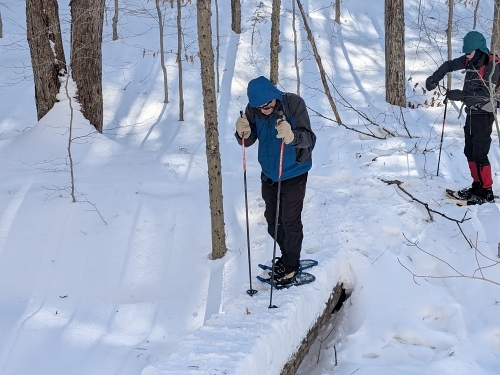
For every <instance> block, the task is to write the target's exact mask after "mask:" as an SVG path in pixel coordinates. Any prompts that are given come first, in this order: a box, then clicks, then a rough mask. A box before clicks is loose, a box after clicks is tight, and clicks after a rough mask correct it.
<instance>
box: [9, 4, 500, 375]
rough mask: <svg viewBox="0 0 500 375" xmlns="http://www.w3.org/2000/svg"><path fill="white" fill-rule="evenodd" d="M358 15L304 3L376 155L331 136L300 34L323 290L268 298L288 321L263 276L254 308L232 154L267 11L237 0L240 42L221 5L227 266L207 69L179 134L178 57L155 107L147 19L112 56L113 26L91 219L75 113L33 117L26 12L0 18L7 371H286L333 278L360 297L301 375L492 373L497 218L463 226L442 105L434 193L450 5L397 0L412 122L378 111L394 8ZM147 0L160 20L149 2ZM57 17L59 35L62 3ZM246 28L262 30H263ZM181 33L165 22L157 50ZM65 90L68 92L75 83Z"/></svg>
mask: <svg viewBox="0 0 500 375" xmlns="http://www.w3.org/2000/svg"><path fill="white" fill-rule="evenodd" d="M367 3H368V2H365V1H354V0H347V1H344V2H342V5H343V11H342V22H343V23H342V26H341V27H339V26H338V25H335V24H334V23H333V22H332V19H333V11H334V9H333V8H332V7H331V4H330V3H325V2H324V1H319V0H317V1H310V2H308V3H307V4H304V6H305V7H306V9H307V11H308V15H309V22H310V25H311V27H312V28H313V31H314V35H315V38H316V42H317V44H318V48H319V49H320V53H321V56H322V58H323V63H324V65H325V67H326V69H327V73H328V74H329V76H330V77H331V79H332V80H333V82H334V84H335V87H336V88H337V89H338V90H339V92H340V93H341V94H342V95H343V96H344V97H345V98H346V100H347V102H348V103H350V104H351V105H352V107H353V108H355V109H357V110H358V111H361V112H362V113H364V114H366V115H367V116H368V117H369V118H370V120H372V121H373V122H375V123H377V124H378V125H379V126H374V125H372V124H368V122H367V121H366V120H365V119H363V118H362V117H361V116H360V115H359V114H358V113H357V112H355V111H353V110H352V109H350V108H349V106H347V105H344V104H347V103H345V102H342V101H341V100H340V98H339V97H338V96H337V100H338V103H339V104H338V106H339V110H340V115H341V118H342V120H343V122H344V123H345V124H346V125H347V126H348V127H350V128H354V129H356V130H358V131H361V132H364V133H366V132H368V131H372V132H374V134H375V135H376V136H378V137H382V138H385V139H377V138H374V137H370V136H366V135H363V134H361V133H359V132H354V131H352V130H348V129H346V128H344V127H340V126H338V125H336V124H335V123H333V122H331V121H328V120H327V119H326V118H325V117H328V118H333V114H332V113H331V110H330V109H329V104H328V101H327V100H326V98H325V97H324V95H323V94H322V92H321V91H322V87H321V82H320V81H319V80H318V73H317V67H316V64H315V61H314V59H313V57H312V55H311V53H310V47H309V44H308V42H307V40H306V39H305V32H304V30H302V29H301V28H298V32H299V38H300V40H301V43H300V48H299V54H300V56H301V62H300V66H301V79H302V86H301V95H302V96H303V97H304V98H305V100H306V103H307V104H308V106H309V107H310V115H311V120H312V125H313V129H314V131H315V132H316V134H317V136H318V143H317V146H316V149H315V151H314V155H313V158H314V166H313V169H312V170H311V172H310V175H309V180H308V190H307V195H306V200H305V208H304V214H303V219H304V220H303V221H304V229H305V239H304V250H303V257H307V258H313V259H317V260H318V261H319V262H320V264H319V265H318V266H317V267H315V268H314V269H312V270H311V273H313V274H314V275H315V276H316V277H317V281H315V282H314V283H313V284H311V285H307V286H303V287H300V288H294V289H290V290H288V291H279V292H275V293H274V297H273V299H274V301H275V304H276V305H278V306H279V308H278V309H272V310H270V309H268V305H269V287H267V286H265V285H262V284H258V281H257V280H256V279H255V278H254V280H253V287H255V288H257V289H259V293H258V294H257V295H256V296H254V297H249V296H248V295H247V294H246V293H245V291H246V290H247V289H248V288H249V280H248V260H247V250H246V249H247V244H246V227H245V207H244V195H243V194H244V193H243V172H242V159H241V148H240V146H238V145H237V143H236V142H235V140H234V138H233V133H234V121H235V118H236V116H238V113H239V110H240V109H241V108H244V106H245V105H246V84H247V82H248V81H249V80H250V79H252V78H255V77H256V76H258V75H267V74H268V59H269V57H268V46H267V40H268V36H269V29H270V27H269V26H270V25H269V22H268V21H269V15H270V2H264V3H262V5H261V6H260V7H259V2H257V1H244V2H242V5H243V9H242V11H243V17H242V20H243V25H244V26H243V27H244V32H243V33H242V34H241V35H240V36H237V35H234V34H232V33H231V32H230V25H229V23H228V22H227V21H228V20H229V19H230V16H229V13H228V12H229V7H227V6H223V5H222V4H219V5H220V9H219V11H220V15H219V17H220V20H221V35H222V46H221V85H220V93H219V97H218V111H219V134H220V143H221V145H220V147H221V156H222V170H223V189H224V210H225V225H226V233H227V246H228V253H227V255H226V256H225V257H224V258H223V259H221V260H217V261H212V260H210V251H211V244H210V217H209V215H210V212H209V203H208V193H207V186H208V181H207V173H206V168H207V167H206V159H205V144H204V127H203V113H202V101H201V87H200V84H199V81H200V80H199V62H198V61H197V59H196V58H195V59H194V62H193V63H191V62H190V61H188V62H184V64H183V66H184V69H185V72H184V73H185V74H184V78H185V90H184V91H185V100H186V113H185V121H184V122H179V121H178V109H177V101H178V99H177V95H178V93H177V80H176V74H177V73H176V64H175V56H174V55H173V54H171V53H168V54H167V63H168V69H169V75H170V76H169V89H170V103H168V104H164V103H163V102H162V101H163V92H162V74H161V68H160V66H159V59H158V57H157V55H156V54H155V52H156V51H157V50H158V47H157V40H158V36H157V29H156V26H155V21H154V19H152V18H151V17H144V16H143V14H138V13H133V12H121V19H120V20H121V23H120V24H121V26H120V29H119V32H120V37H121V38H120V39H119V40H118V41H116V42H111V38H110V26H109V24H107V25H106V35H105V43H104V46H103V51H104V72H105V74H104V85H103V88H104V93H105V124H106V125H105V131H104V133H103V134H96V133H95V132H93V131H92V127H91V126H90V125H89V124H88V123H87V122H86V121H85V120H84V119H83V117H82V116H81V115H80V114H76V115H75V118H74V131H75V133H74V136H76V137H78V138H77V139H75V141H74V143H73V146H72V152H73V157H74V160H75V177H76V189H77V200H78V202H77V203H71V199H70V196H69V194H68V187H69V186H70V176H69V171H68V165H67V146H68V125H69V118H70V110H69V106H68V99H67V98H66V97H65V96H64V95H62V96H60V102H59V103H57V104H56V106H55V107H54V109H53V110H52V111H51V112H49V114H48V115H47V116H45V117H44V118H43V119H42V120H41V121H40V122H37V121H36V111H35V105H34V98H33V84H32V81H31V77H30V74H31V73H30V68H29V65H30V57H29V51H28V50H27V45H26V42H25V35H24V34H23V30H24V23H25V18H24V17H25V15H24V9H23V3H19V2H17V1H7V2H5V1H4V2H2V4H0V11H1V12H2V19H3V21H4V38H2V39H0V48H1V49H2V51H3V53H2V54H0V66H1V67H2V75H1V76H0V109H1V110H0V155H1V156H2V163H1V164H0V173H1V175H2V179H1V180H0V181H1V182H0V291H1V292H0V374H2V375H11V374H16V375H19V374H21V375H28V374H38V373H50V374H55V375H58V374H61V375H62V374H72V375H80V374H82V375H83V374H85V375H88V374H120V375H128V374H139V373H142V374H143V375H151V374H162V373H164V374H172V373H181V374H182V373H206V374H217V373H227V374H245V375H246V374H248V375H251V374H256V373H260V374H270V375H273V374H277V373H279V369H280V368H281V366H282V365H283V364H284V363H285V362H286V360H287V359H288V358H287V355H288V354H289V353H290V352H291V351H292V350H293V348H294V347H295V346H296V345H298V343H299V342H300V339H301V338H302V337H303V335H304V333H305V332H307V330H308V328H309V327H310V325H311V324H312V322H313V320H314V319H315V317H316V316H317V315H318V314H319V312H320V311H321V309H322V306H321V304H322V303H323V302H322V301H325V300H326V298H327V295H328V294H329V293H330V291H331V290H332V288H333V286H335V284H336V283H337V282H338V281H341V282H343V283H344V286H345V287H346V288H347V289H348V290H349V291H350V292H351V297H350V298H349V300H348V302H347V303H346V304H344V307H343V308H342V311H341V314H340V315H339V316H340V318H337V320H332V322H330V327H327V328H328V329H327V330H326V331H325V333H324V339H325V341H324V342H323V343H322V344H321V350H320V348H319V343H316V344H315V345H314V347H313V350H312V351H311V353H310V356H309V357H308V358H307V359H306V360H305V361H304V363H303V366H302V367H301V369H300V370H299V373H300V374H308V375H309V374H311V375H319V374H333V373H335V374H341V375H344V374H345V375H348V374H352V373H356V374H370V375H372V374H389V375H392V374H398V375H399V374H422V375H424V374H425V375H427V374H453V375H455V374H497V373H498V368H499V365H500V361H499V359H498V358H500V318H499V316H500V314H499V309H500V302H499V301H500V289H499V284H498V283H500V277H499V276H498V275H499V273H498V269H499V267H500V266H499V265H498V263H497V262H498V261H499V258H498V257H497V253H498V243H499V242H500V212H499V206H498V204H499V203H496V204H488V205H484V206H480V207H471V208H466V207H457V206H456V205H455V203H454V202H453V201H450V200H449V199H447V198H445V197H444V189H445V188H447V187H451V188H461V187H464V186H467V185H468V184H469V183H470V181H469V178H468V170H467V165H466V161H465V157H464V156H463V154H462V148H463V136H462V129H461V124H462V123H463V117H462V118H460V119H458V118H457V117H458V113H457V111H456V110H455V109H454V108H453V107H451V106H449V107H448V115H447V120H446V125H445V136H444V141H443V152H442V155H441V161H440V173H439V176H436V170H437V160H438V153H439V145H440V137H441V129H442V120H443V107H442V106H434V107H431V106H426V105H424V104H423V103H424V102H425V101H426V100H427V101H428V102H430V101H431V98H432V97H433V96H434V98H435V99H436V101H437V102H439V97H438V96H437V95H433V94H432V93H424V92H423V91H422V89H421V86H422V84H423V82H424V80H425V78H426V77H427V75H429V74H430V73H431V72H432V71H433V70H435V69H436V68H437V66H439V64H440V63H441V62H442V61H443V56H445V55H446V53H445V52H444V51H445V46H446V43H445V41H444V40H443V39H442V36H443V33H442V30H444V26H443V25H444V23H445V21H446V18H447V14H446V5H445V4H444V1H430V2H425V3H421V2H418V1H408V2H405V7H406V9H405V16H406V25H407V29H406V33H407V34H406V48H407V50H406V56H407V61H406V64H407V72H406V76H407V78H408V79H410V78H411V80H410V81H408V89H407V98H408V100H409V101H410V102H412V103H415V104H417V105H418V104H420V105H418V108H417V109H411V110H410V109H403V110H402V111H401V112H400V109H399V108H393V107H390V106H388V105H387V104H386V103H385V102H384V98H385V93H384V48H383V45H384V34H383V33H384V18H383V11H384V4H383V1H381V0H377V1H371V2H369V4H370V7H368V6H367ZM138 4H139V2H138ZM140 4H144V6H146V7H149V8H150V9H151V10H152V11H153V14H154V9H153V8H152V6H153V4H151V2H141V3H140ZM283 7H284V10H283V12H282V34H281V42H282V47H283V49H282V52H281V54H280V59H281V60H280V64H281V65H280V86H279V87H280V89H282V90H290V91H294V90H295V88H296V82H295V69H294V67H293V55H292V54H293V44H292V29H291V23H290V18H291V16H290V5H289V4H284V5H283ZM60 8H61V14H62V15H63V19H64V20H66V18H67V14H68V10H67V4H66V3H64V4H63V2H61V3H60ZM194 8H195V4H189V3H188V4H187V5H186V7H185V9H184V11H185V13H184V14H185V15H190V17H189V19H187V20H186V26H187V27H189V28H188V29H186V45H187V46H188V51H187V54H188V55H191V54H192V55H193V56H195V55H196V44H191V43H193V41H194V34H195V32H196V31H195V29H194V28H193V25H194V21H195V17H194V13H193V12H194ZM166 9H167V10H168V9H169V8H168V7H167V8H166ZM174 10H175V9H174ZM472 12H473V9H472V7H470V6H467V7H463V6H462V5H460V4H459V5H457V7H456V9H455V17H456V19H457V23H456V24H455V25H454V35H456V41H455V44H454V46H453V54H454V56H458V55H459V54H460V52H461V44H460V38H461V36H462V35H463V34H465V32H466V31H468V30H469V29H470V28H471V27H472V26H471V25H472V18H471V15H472ZM257 14H260V15H262V16H263V18H256V17H255V16H256V15H257ZM479 14H480V19H479V20H478V21H479V22H478V29H479V30H481V31H484V32H485V33H486V34H487V33H488V30H489V27H490V21H489V20H488V17H487V15H488V14H492V2H491V1H486V2H481V11H480V12H479ZM172 16H174V14H173V13H172V14H170V13H167V16H166V18H167V19H170V18H171V17H172ZM111 17H112V15H111V13H109V12H108V13H107V19H108V20H110V19H111ZM169 17H170V18H169ZM252 17H253V18H252ZM254 20H259V22H257V23H256V24H255V28H254V27H253V26H254V25H253V21H254ZM458 20H460V22H458ZM266 21H267V22H266ZM424 21H425V22H424ZM64 22H65V23H64V24H63V29H64V30H65V33H66V34H65V35H66V36H65V38H66V39H67V35H68V34H67V32H68V25H67V23H66V21H64ZM169 25H170V24H169ZM173 30H174V29H173V28H171V26H168V28H167V31H166V33H168V34H169V35H170V34H171V33H172V32H173ZM252 38H253V40H254V43H253V44H252ZM166 39H167V43H170V42H172V43H173V45H172V46H170V45H168V46H167V51H168V50H170V48H173V49H175V38H166ZM4 72H5V73H4ZM454 79H455V81H454V87H455V86H456V87H457V88H458V87H460V79H461V74H459V73H457V74H456V75H455V76H454ZM417 83H418V85H417V86H414V85H415V84H417ZM69 88H70V90H72V92H74V87H73V84H72V82H71V81H70V82H69ZM342 103H344V104H342ZM317 113H320V114H321V115H323V116H325V117H322V116H319V115H317ZM405 126H406V129H405ZM382 128H385V129H387V130H389V131H391V132H392V133H394V134H395V135H396V136H387V133H386V132H385V131H384V130H383V129H382ZM493 136H494V142H493V144H492V150H491V152H490V161H491V164H492V168H493V170H494V172H495V176H494V184H495V185H494V186H499V184H500V154H499V150H500V149H499V143H498V136H497V134H496V131H495V130H494V133H493ZM247 164H248V165H247V169H248V170H247V174H248V196H249V209H250V233H251V252H252V257H251V264H252V275H253V277H255V275H257V274H258V273H259V269H258V268H257V263H259V262H266V261H268V260H269V259H270V258H271V253H272V245H273V244H272V241H270V239H269V236H268V235H267V230H266V226H265V220H264V217H263V201H262V199H261V198H260V183H259V173H260V169H259V165H258V163H257V155H256V149H255V148H249V149H248V150H247ZM396 179H397V180H399V181H402V182H403V183H402V184H401V187H402V188H404V189H405V190H406V191H408V192H409V193H410V194H412V196H413V197H415V198H416V199H419V200H421V201H423V202H425V203H427V204H428V205H429V207H430V208H431V209H432V210H435V211H438V212H440V213H442V214H444V215H446V216H447V217H449V218H452V219H455V220H458V221H461V220H462V219H463V218H464V217H465V219H466V220H464V221H463V222H462V223H460V225H458V224H457V223H456V222H454V221H451V220H449V219H447V218H445V217H443V216H441V215H439V214H437V213H434V214H432V217H431V215H429V213H428V211H427V210H426V208H425V207H424V206H423V205H421V204H419V203H418V202H416V201H414V200H412V198H411V197H409V196H408V195H406V194H405V193H404V192H402V191H401V190H400V189H398V188H397V186H396V185H394V184H393V185H389V184H387V183H386V182H384V181H387V180H396ZM495 189H496V188H495ZM497 194H498V192H497ZM412 273H413V274H414V275H415V277H414V275H412ZM331 328H335V330H334V332H333V333H332V334H330V335H329V336H328V337H327V335H328V333H329V331H330V329H331Z"/></svg>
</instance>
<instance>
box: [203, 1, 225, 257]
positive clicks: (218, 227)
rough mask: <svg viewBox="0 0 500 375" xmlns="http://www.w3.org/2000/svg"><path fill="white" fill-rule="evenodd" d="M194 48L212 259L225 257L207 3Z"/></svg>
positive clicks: (219, 161) (209, 6)
mask: <svg viewBox="0 0 500 375" xmlns="http://www.w3.org/2000/svg"><path fill="white" fill-rule="evenodd" d="M196 8H197V23H198V45H199V48H200V62H201V85H202V92H203V111H204V114H205V138H206V154H207V164H208V185H209V195H210V214H211V215H210V216H211V222H212V259H218V258H222V257H223V256H224V255H225V254H226V237H225V232H224V209H223V200H222V174H221V160H220V151H219V130H218V128H217V126H218V124H217V97H216V93H215V77H214V51H213V47H212V25H211V23H210V17H211V15H212V10H211V2H210V0H197V1H196Z"/></svg>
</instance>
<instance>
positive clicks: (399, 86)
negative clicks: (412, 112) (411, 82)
mask: <svg viewBox="0 0 500 375" xmlns="http://www.w3.org/2000/svg"><path fill="white" fill-rule="evenodd" d="M385 67H386V68H385V100H386V101H387V103H389V104H392V105H397V106H400V107H406V92H405V87H406V81H405V19H404V3H403V0H385Z"/></svg>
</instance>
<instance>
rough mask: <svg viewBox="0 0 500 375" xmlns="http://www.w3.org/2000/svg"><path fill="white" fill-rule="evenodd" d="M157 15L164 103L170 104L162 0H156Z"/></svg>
mask: <svg viewBox="0 0 500 375" xmlns="http://www.w3.org/2000/svg"><path fill="white" fill-rule="evenodd" d="M155 2H156V13H157V14H158V28H159V31H160V64H161V70H162V71H163V93H164V98H163V103H168V75H167V67H166V66H165V49H164V47H163V16H162V13H161V9H160V0H156V1H155Z"/></svg>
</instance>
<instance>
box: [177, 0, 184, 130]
mask: <svg viewBox="0 0 500 375" xmlns="http://www.w3.org/2000/svg"><path fill="white" fill-rule="evenodd" d="M177 64H179V65H178V74H179V121H184V90H183V82H182V2H181V0H177Z"/></svg>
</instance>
